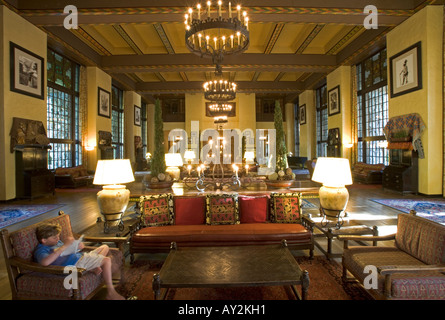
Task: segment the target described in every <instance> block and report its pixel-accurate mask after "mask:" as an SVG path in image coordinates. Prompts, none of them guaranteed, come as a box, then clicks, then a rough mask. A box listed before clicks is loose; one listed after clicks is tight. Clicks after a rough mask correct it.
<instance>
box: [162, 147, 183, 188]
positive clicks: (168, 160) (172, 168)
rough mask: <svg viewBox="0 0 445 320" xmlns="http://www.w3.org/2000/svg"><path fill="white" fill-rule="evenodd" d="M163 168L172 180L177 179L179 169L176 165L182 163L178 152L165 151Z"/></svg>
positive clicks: (179, 174) (179, 172)
mask: <svg viewBox="0 0 445 320" xmlns="http://www.w3.org/2000/svg"><path fill="white" fill-rule="evenodd" d="M165 165H166V166H167V169H166V170H165V171H166V172H168V173H169V174H171V175H172V176H173V180H176V181H178V180H179V178H180V176H181V170H179V168H178V167H180V166H182V165H183V162H182V157H181V154H180V153H166V154H165Z"/></svg>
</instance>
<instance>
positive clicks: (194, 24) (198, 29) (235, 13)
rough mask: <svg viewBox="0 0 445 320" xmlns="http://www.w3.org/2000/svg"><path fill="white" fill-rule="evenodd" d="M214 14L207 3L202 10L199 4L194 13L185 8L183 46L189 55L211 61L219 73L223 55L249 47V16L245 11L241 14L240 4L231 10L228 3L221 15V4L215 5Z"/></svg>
mask: <svg viewBox="0 0 445 320" xmlns="http://www.w3.org/2000/svg"><path fill="white" fill-rule="evenodd" d="M201 9H202V10H203V12H201ZM214 11H216V12H214V13H212V3H211V1H207V8H206V9H204V8H203V7H201V4H198V5H197V6H196V9H195V10H194V9H193V8H189V9H188V13H187V14H185V29H186V32H185V44H186V46H187V48H189V50H190V51H191V52H193V53H195V54H197V55H199V56H201V57H206V58H211V59H212V61H213V63H214V64H215V65H216V69H217V72H219V73H220V72H221V63H222V61H223V59H224V56H225V55H231V54H238V53H242V52H244V51H245V50H246V49H247V47H248V46H249V17H248V16H247V12H246V11H243V12H242V10H241V6H240V5H238V6H237V7H236V10H232V5H231V2H229V3H228V6H227V8H226V10H225V11H224V15H223V6H222V1H218V2H217V6H215V9H214ZM204 17H205V19H204Z"/></svg>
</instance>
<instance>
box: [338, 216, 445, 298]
mask: <svg viewBox="0 0 445 320" xmlns="http://www.w3.org/2000/svg"><path fill="white" fill-rule="evenodd" d="M338 239H339V240H343V241H344V251H343V257H342V265H343V280H344V281H350V280H351V279H348V278H347V272H348V271H349V272H350V273H351V274H352V275H353V276H354V278H355V280H358V281H359V282H360V283H361V284H362V285H365V282H366V284H367V286H369V287H370V288H369V289H368V293H369V294H370V295H371V296H373V297H374V298H376V299H394V300H395V299H399V300H401V299H409V300H411V299H422V300H423V299H433V300H436V299H445V273H444V272H445V226H443V225H441V224H439V223H436V222H433V221H430V220H427V219H424V218H421V217H417V216H415V213H414V212H412V213H411V214H409V215H408V214H400V215H399V216H398V224H397V233H396V234H392V235H388V236H339V237H338ZM349 240H354V241H357V240H358V241H389V240H394V246H363V247H349V245H348V241H349ZM366 266H373V267H375V269H374V270H376V273H377V274H376V275H377V278H376V280H377V281H376V282H375V283H374V285H376V288H375V287H374V288H372V286H371V284H372V280H371V278H369V277H370V276H371V274H370V272H369V271H366V272H365V267H366ZM370 280H371V281H370Z"/></svg>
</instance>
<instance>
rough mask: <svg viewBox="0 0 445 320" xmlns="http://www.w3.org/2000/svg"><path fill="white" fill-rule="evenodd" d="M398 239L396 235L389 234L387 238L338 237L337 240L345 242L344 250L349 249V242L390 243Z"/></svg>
mask: <svg viewBox="0 0 445 320" xmlns="http://www.w3.org/2000/svg"><path fill="white" fill-rule="evenodd" d="M395 238H396V234H395V233H393V234H389V235H386V236H347V235H344V236H341V235H340V236H338V237H337V239H338V240H341V241H344V242H343V244H344V246H343V247H344V249H348V245H349V244H348V241H351V240H352V241H373V242H377V241H390V240H395Z"/></svg>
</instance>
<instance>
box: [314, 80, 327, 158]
mask: <svg viewBox="0 0 445 320" xmlns="http://www.w3.org/2000/svg"><path fill="white" fill-rule="evenodd" d="M315 104H316V105H315V106H316V109H317V117H316V118H317V119H316V131H317V157H326V153H327V152H326V151H327V150H326V149H327V146H328V92H327V85H326V84H324V85H323V86H321V87H320V88H318V89H317V90H316V91H315Z"/></svg>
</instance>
